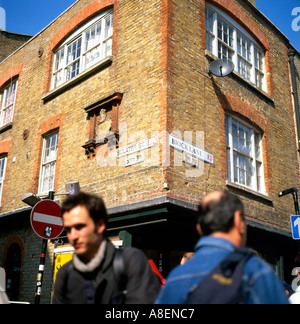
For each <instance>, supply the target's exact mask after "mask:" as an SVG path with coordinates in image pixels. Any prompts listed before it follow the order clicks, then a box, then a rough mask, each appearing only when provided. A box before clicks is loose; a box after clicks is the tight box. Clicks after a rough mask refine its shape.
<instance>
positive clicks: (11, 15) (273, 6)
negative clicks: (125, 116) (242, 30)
mask: <svg viewBox="0 0 300 324" xmlns="http://www.w3.org/2000/svg"><path fill="white" fill-rule="evenodd" d="M183 1H184V0H183ZM74 2H75V0H0V6H2V7H3V8H4V9H5V11H6V29H7V30H8V31H10V32H15V33H20V34H29V35H35V34H37V33H38V32H40V31H41V30H42V29H43V28H44V27H46V26H47V25H48V24H49V23H50V22H51V21H53V20H54V19H55V18H56V17H57V16H59V15H60V14H61V13H62V12H63V11H64V10H66V9H67V8H68V7H69V6H70V5H72V4H73V3H74ZM256 4H257V7H258V9H259V10H261V11H262V12H263V13H264V14H265V15H266V16H267V17H268V18H269V19H270V20H271V21H272V22H273V23H274V24H275V25H276V26H277V27H278V28H279V29H280V30H281V31H282V32H283V33H284V34H285V35H286V36H287V37H288V38H289V39H290V41H291V43H292V44H293V45H294V46H295V47H296V48H297V49H298V50H299V51H300V31H294V30H293V29H292V22H293V20H294V19H295V18H297V17H298V16H299V20H298V21H295V23H296V26H299V29H300V0H256ZM296 7H299V14H297V16H292V11H293V9H294V8H296Z"/></svg>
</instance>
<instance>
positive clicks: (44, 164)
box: [38, 130, 59, 194]
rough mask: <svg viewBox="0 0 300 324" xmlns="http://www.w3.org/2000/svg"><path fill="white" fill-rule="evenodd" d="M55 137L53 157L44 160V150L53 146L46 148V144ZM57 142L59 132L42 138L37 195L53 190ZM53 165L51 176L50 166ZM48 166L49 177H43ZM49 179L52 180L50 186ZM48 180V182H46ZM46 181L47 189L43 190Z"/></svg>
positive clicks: (56, 131)
mask: <svg viewBox="0 0 300 324" xmlns="http://www.w3.org/2000/svg"><path fill="white" fill-rule="evenodd" d="M54 137H56V140H55V141H56V144H55V147H56V148H55V157H54V158H50V159H49V160H47V159H46V150H47V149H49V152H50V149H51V147H53V146H50V145H51V142H50V145H49V147H47V142H48V141H51V139H52V138H54ZM58 141H59V130H55V131H53V132H51V133H49V134H47V135H45V136H43V148H42V158H41V167H40V178H39V189H38V192H39V194H48V193H49V191H53V190H54V184H55V174H56V163H57V153H58ZM53 165H54V172H53V174H52V175H51V166H53ZM48 166H49V168H50V170H49V172H50V173H49V176H45V172H46V171H47V167H48ZM49 178H52V181H51V184H50V183H49ZM47 179H48V180H47ZM46 180H47V181H48V187H47V188H46V189H44V188H45V181H46Z"/></svg>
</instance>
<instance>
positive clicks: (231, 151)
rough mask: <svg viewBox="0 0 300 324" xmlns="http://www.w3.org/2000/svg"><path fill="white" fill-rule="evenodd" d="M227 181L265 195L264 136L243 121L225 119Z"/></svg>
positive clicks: (230, 118)
mask: <svg viewBox="0 0 300 324" xmlns="http://www.w3.org/2000/svg"><path fill="white" fill-rule="evenodd" d="M225 128H226V148H227V179H228V180H229V181H230V182H233V183H236V184H239V185H242V186H245V187H247V188H249V189H252V190H254V191H257V192H259V193H262V194H265V184H264V172H263V158H262V134H261V133H259V132H258V131H257V130H255V129H254V128H253V127H251V126H250V125H248V124H247V123H244V122H243V121H241V120H238V119H234V118H232V117H231V116H226V117H225Z"/></svg>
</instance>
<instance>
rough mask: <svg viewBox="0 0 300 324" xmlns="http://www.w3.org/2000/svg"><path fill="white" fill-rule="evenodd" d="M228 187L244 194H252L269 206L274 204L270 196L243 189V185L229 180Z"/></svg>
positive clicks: (227, 181)
mask: <svg viewBox="0 0 300 324" xmlns="http://www.w3.org/2000/svg"><path fill="white" fill-rule="evenodd" d="M226 186H227V187H228V188H233V189H237V190H239V191H243V192H245V193H247V194H250V195H251V196H253V197H255V198H259V199H261V200H263V201H265V202H266V203H268V204H273V200H272V199H271V198H270V197H269V196H267V195H264V194H262V193H259V192H256V191H254V190H252V189H249V188H246V187H243V186H241V185H239V184H237V183H233V182H231V181H229V180H226Z"/></svg>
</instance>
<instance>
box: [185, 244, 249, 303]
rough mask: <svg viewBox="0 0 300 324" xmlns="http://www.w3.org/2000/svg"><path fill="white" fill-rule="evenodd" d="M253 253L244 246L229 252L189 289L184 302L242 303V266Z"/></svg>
mask: <svg viewBox="0 0 300 324" xmlns="http://www.w3.org/2000/svg"><path fill="white" fill-rule="evenodd" d="M254 255H255V254H254V252H252V251H251V250H249V249H246V248H240V249H236V250H235V251H234V252H232V253H230V254H229V255H228V256H227V257H226V258H225V259H224V260H223V261H221V263H219V264H218V265H217V267H215V268H214V269H213V270H212V271H211V272H210V273H209V274H208V275H207V276H206V277H205V278H204V279H203V280H202V281H201V282H200V284H198V285H197V286H194V287H193V288H192V289H191V291H190V293H189V295H188V297H187V299H186V301H185V302H184V304H240V303H243V273H244V267H245V264H246V262H247V261H248V260H249V259H250V258H251V257H252V256H254Z"/></svg>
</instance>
